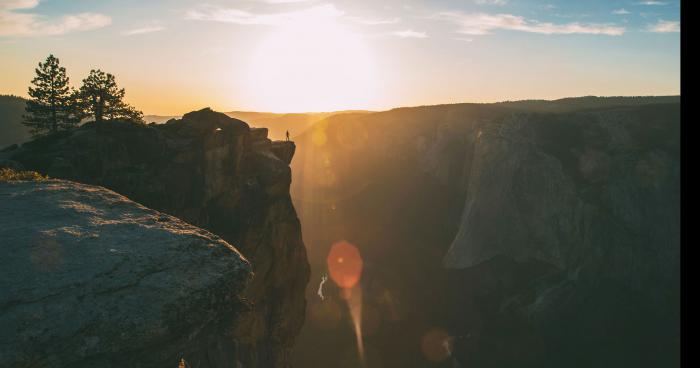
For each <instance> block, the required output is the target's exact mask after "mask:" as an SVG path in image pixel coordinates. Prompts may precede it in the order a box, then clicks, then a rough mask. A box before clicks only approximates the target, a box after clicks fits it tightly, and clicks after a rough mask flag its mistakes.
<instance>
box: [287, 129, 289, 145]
mask: <svg viewBox="0 0 700 368" xmlns="http://www.w3.org/2000/svg"><path fill="white" fill-rule="evenodd" d="M287 141H288V142H289V130H288V131H287Z"/></svg>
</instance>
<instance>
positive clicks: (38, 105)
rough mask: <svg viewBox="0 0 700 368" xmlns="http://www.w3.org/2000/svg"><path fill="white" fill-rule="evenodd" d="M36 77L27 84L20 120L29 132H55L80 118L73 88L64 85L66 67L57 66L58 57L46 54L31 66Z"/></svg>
mask: <svg viewBox="0 0 700 368" xmlns="http://www.w3.org/2000/svg"><path fill="white" fill-rule="evenodd" d="M35 71H36V77H34V79H33V80H32V85H31V86H29V96H30V97H31V98H32V99H31V100H28V101H27V104H26V107H25V111H26V112H27V114H25V115H24V116H23V122H22V123H23V124H24V125H26V126H28V127H29V128H30V132H31V134H32V135H33V136H39V135H44V134H46V133H55V132H57V131H59V130H61V129H68V128H71V127H73V126H75V125H77V124H78V123H79V122H80V119H79V117H78V114H77V106H76V104H75V100H74V98H73V91H71V88H70V87H69V86H68V82H69V80H68V76H67V75H66V68H64V67H62V66H60V64H59V60H58V58H56V57H54V56H53V55H49V57H47V58H46V61H45V62H43V63H39V67H38V68H36V69H35Z"/></svg>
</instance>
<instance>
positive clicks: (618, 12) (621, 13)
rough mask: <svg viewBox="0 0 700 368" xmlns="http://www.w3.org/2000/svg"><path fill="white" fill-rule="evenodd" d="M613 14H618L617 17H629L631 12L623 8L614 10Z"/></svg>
mask: <svg viewBox="0 0 700 368" xmlns="http://www.w3.org/2000/svg"><path fill="white" fill-rule="evenodd" d="M612 13H613V14H616V15H627V14H629V13H630V12H629V11H628V10H627V9H625V8H622V9H616V10H613V11H612Z"/></svg>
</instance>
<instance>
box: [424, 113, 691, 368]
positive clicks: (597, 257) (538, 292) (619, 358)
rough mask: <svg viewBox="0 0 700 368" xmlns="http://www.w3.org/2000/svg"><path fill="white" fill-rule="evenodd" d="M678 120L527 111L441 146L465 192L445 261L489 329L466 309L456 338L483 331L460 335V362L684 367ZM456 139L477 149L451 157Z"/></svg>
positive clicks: (449, 137) (439, 154)
mask: <svg viewBox="0 0 700 368" xmlns="http://www.w3.org/2000/svg"><path fill="white" fill-rule="evenodd" d="M679 112H680V111H679V108H678V105H677V104H668V105H656V106H642V107H634V108H610V109H602V110H593V111H579V112H572V113H566V114H540V113H522V112H521V113H515V114H511V115H508V116H505V117H504V118H502V119H496V120H491V121H481V122H476V123H475V124H474V125H473V127H471V129H468V130H463V131H462V132H461V134H457V133H455V132H452V133H455V134H444V135H443V139H442V140H443V141H441V142H440V141H438V142H437V143H436V144H435V146H434V147H432V152H433V154H435V155H436V157H434V159H433V161H432V162H433V163H436V162H437V163H440V162H445V161H447V162H452V163H453V164H455V163H457V164H458V166H459V168H460V169H459V170H455V171H452V174H453V175H452V176H451V177H449V178H447V179H446V180H447V181H451V182H453V183H455V184H456V185H459V186H460V187H461V188H463V190H464V193H465V201H464V207H463V208H464V209H463V212H462V215H461V222H460V224H459V226H458V229H457V233H456V236H455V237H454V240H453V241H452V243H451V245H450V247H449V249H448V251H447V253H446V255H445V257H444V258H443V264H444V265H445V266H446V267H448V268H450V269H452V270H453V271H451V272H452V274H453V275H454V276H455V280H454V282H455V285H461V287H464V285H469V287H468V288H467V289H471V290H477V291H476V292H474V299H476V300H480V301H481V302H480V303H482V304H481V307H480V313H482V318H483V319H484V320H487V321H488V322H487V323H486V324H485V326H482V327H475V326H474V325H471V326H469V325H470V323H473V321H472V322H466V321H467V320H469V319H470V317H466V318H465V315H464V314H462V313H463V312H459V308H460V307H457V310H456V311H455V317H454V318H455V320H462V321H465V322H464V323H465V326H469V327H465V328H464V329H463V330H462V331H461V332H462V333H459V334H456V335H458V336H465V335H467V334H469V332H471V333H472V335H471V336H472V337H471V341H468V339H461V340H459V339H458V342H457V345H458V346H457V348H456V352H457V353H456V354H457V355H458V356H459V357H458V360H459V361H460V362H463V363H465V364H468V365H477V366H492V365H495V366H511V365H512V364H517V365H519V366H539V367H541V366H575V367H583V366H600V365H611V366H644V367H646V366H659V365H666V364H668V365H674V362H677V359H678V351H679V350H678V349H679V345H678V344H679V341H678V338H679V336H680V335H679V332H680V317H679V312H680V309H679V302H680V115H679ZM450 141H452V142H450ZM455 141H459V143H460V144H461V145H462V146H463V147H464V151H463V152H464V153H463V154H462V155H461V156H459V157H455V156H452V157H449V158H448V157H447V156H445V155H444V153H446V152H449V150H446V149H444V147H448V146H449V145H450V144H455ZM443 166H444V164H443ZM427 168H428V170H430V171H431V172H433V173H435V174H436V175H437V176H438V177H440V175H441V174H443V173H445V172H446V169H445V168H444V167H441V166H440V164H436V165H433V166H427ZM467 280H470V281H467ZM455 299H459V297H456V298H455ZM461 308H464V306H462V307H461ZM460 314H461V316H460ZM475 341H478V342H475ZM652 341H654V343H652ZM477 346H479V347H478V348H477ZM474 349H478V350H479V352H478V353H475V350H474ZM516 362H519V363H516Z"/></svg>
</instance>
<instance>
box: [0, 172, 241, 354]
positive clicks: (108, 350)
mask: <svg viewBox="0 0 700 368" xmlns="http://www.w3.org/2000/svg"><path fill="white" fill-rule="evenodd" d="M0 200H1V201H2V205H0V223H1V224H2V226H1V227H0V250H1V251H2V255H3V256H2V257H0V325H2V329H0V366H2V367H30V366H31V367H177V365H178V362H179V361H180V359H185V360H186V361H188V362H196V361H200V362H204V363H203V364H201V365H202V366H216V364H223V363H228V364H229V366H230V364H232V362H235V360H236V359H237V356H236V352H235V351H234V352H231V353H232V354H231V355H229V356H224V355H217V354H216V346H217V344H221V343H225V342H226V341H227V340H229V339H230V338H231V337H230V334H231V333H230V331H228V330H227V329H226V328H225V326H227V325H228V324H234V323H237V320H238V318H240V317H241V316H243V315H245V312H246V310H247V309H249V308H250V306H249V305H248V303H247V302H246V301H245V300H244V299H243V298H241V295H242V294H243V292H244V290H245V287H246V284H247V283H248V282H249V281H250V278H251V277H252V273H251V267H250V264H249V263H248V261H247V260H246V259H245V258H243V256H241V254H240V253H238V251H237V250H236V249H235V248H233V247H232V246H231V245H229V244H228V243H226V242H225V241H224V240H222V239H221V238H220V237H218V236H216V235H213V234H211V233H210V232H208V231H205V230H202V229H199V228H197V227H194V226H192V225H190V224H187V223H185V222H183V221H182V220H180V219H177V218H175V217H173V216H169V215H166V214H163V213H160V212H157V211H154V210H152V209H149V208H146V207H143V206H141V205H139V204H137V203H134V202H132V201H130V200H129V199H127V198H126V197H124V196H121V195H119V194H117V193H114V192H112V191H110V190H107V189H104V188H102V187H95V186H90V185H85V184H79V183H75V182H70V181H63V180H53V179H52V180H41V181H12V182H3V183H0ZM224 359H230V360H228V361H227V360H224ZM222 366H223V365H222Z"/></svg>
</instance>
